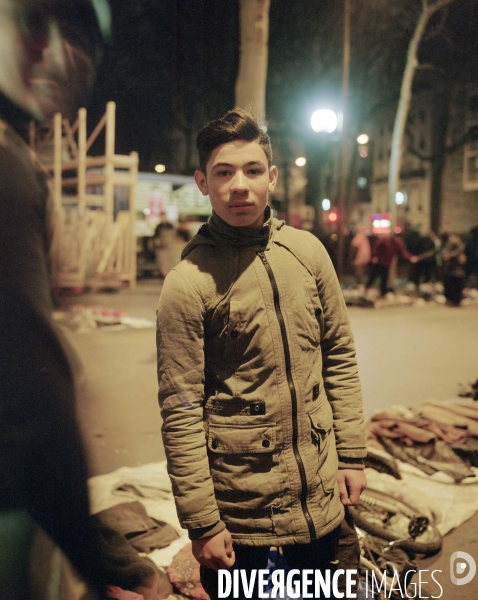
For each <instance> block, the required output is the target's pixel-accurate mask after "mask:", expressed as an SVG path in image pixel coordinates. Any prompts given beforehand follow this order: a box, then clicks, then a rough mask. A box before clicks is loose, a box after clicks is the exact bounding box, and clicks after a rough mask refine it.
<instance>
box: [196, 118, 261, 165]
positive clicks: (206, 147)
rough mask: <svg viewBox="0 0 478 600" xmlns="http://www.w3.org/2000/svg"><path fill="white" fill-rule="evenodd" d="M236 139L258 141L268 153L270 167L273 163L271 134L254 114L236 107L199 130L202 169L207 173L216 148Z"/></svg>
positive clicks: (198, 142) (197, 141) (198, 140)
mask: <svg viewBox="0 0 478 600" xmlns="http://www.w3.org/2000/svg"><path fill="white" fill-rule="evenodd" d="M235 140H245V141H247V142H256V141H257V142H258V143H259V145H260V146H261V147H262V148H263V150H264V152H265V153H266V156H267V162H268V165H269V167H270V166H271V165H272V148H271V141H270V138H269V136H268V135H267V133H265V132H264V131H263V130H262V129H261V127H260V125H259V123H258V121H257V119H256V118H255V117H254V116H253V115H251V114H250V113H249V112H247V111H246V110H243V109H242V108H234V109H233V110H229V111H228V112H227V113H226V114H225V115H224V116H223V117H221V118H220V119H215V120H214V121H211V122H210V123H208V124H207V125H206V126H204V127H203V128H202V129H201V130H200V131H199V133H198V135H197V138H196V147H197V149H198V151H199V168H200V170H201V171H202V172H203V173H206V165H207V162H208V160H209V158H210V156H211V154H212V152H213V150H214V149H215V148H217V147H218V146H221V145H222V144H226V143H227V142H233V141H235Z"/></svg>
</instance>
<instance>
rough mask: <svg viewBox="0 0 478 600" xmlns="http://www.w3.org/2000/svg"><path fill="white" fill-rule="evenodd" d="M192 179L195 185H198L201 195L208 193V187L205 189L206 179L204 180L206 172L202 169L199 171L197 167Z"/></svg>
mask: <svg viewBox="0 0 478 600" xmlns="http://www.w3.org/2000/svg"><path fill="white" fill-rule="evenodd" d="M194 181H195V182H196V185H197V186H198V188H199V190H200V192H201V194H202V195H203V196H207V195H208V193H209V192H208V189H207V180H206V174H205V173H203V172H202V171H199V169H198V170H197V171H196V172H195V173H194Z"/></svg>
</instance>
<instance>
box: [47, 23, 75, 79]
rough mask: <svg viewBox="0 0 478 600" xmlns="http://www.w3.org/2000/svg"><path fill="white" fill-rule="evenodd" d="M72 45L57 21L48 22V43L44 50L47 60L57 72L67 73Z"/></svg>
mask: <svg viewBox="0 0 478 600" xmlns="http://www.w3.org/2000/svg"><path fill="white" fill-rule="evenodd" d="M70 53H71V46H70V44H69V43H68V41H67V40H66V39H65V37H64V36H63V34H62V32H61V30H60V27H59V26H58V24H57V22H56V21H54V20H52V21H50V22H49V23H48V43H47V44H46V46H45V48H44V50H43V56H44V59H45V61H46V62H47V63H48V64H49V65H50V68H52V69H53V70H54V71H55V72H56V73H57V74H61V75H63V76H64V75H66V74H67V72H68V64H69V62H70Z"/></svg>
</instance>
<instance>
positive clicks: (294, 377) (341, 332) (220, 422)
mask: <svg viewBox="0 0 478 600" xmlns="http://www.w3.org/2000/svg"><path fill="white" fill-rule="evenodd" d="M266 219H267V220H266V222H265V224H264V226H263V227H262V228H250V227H241V228H235V227H231V226H229V225H228V224H227V223H225V222H224V221H223V220H222V219H220V218H219V217H218V216H217V215H215V214H214V215H213V217H212V218H211V219H210V222H209V224H208V225H205V226H203V227H202V228H201V230H200V231H199V233H198V234H197V235H196V236H195V237H194V238H193V239H192V240H191V242H190V243H189V244H188V246H186V248H185V251H184V252H183V260H182V262H181V263H180V264H179V265H178V266H177V267H176V268H175V269H174V270H173V271H171V273H170V274H169V275H168V276H167V277H166V279H165V282H164V286H163V289H162V293H161V297H160V300H159V304H158V310H157V319H158V329H157V346H158V379H159V403H160V406H161V409H162V417H163V429H162V431H163V440H164V446H165V450H166V456H167V462H168V471H169V474H170V477H171V482H172V487H173V494H174V497H175V501H176V506H177V510H178V515H179V519H180V521H181V523H182V525H183V527H185V528H187V529H188V530H189V531H190V536H191V538H193V539H197V537H201V534H202V532H204V531H206V532H208V534H209V535H211V532H213V533H216V532H217V531H219V530H220V529H221V528H223V527H224V524H225V526H226V527H227V528H228V530H229V531H230V533H231V535H232V537H233V541H234V542H235V543H238V544H241V545H258V546H268V545H269V546H279V545H285V544H294V543H308V542H310V541H311V540H313V539H316V538H319V537H322V536H324V535H325V534H327V533H329V532H330V531H332V530H333V529H334V528H335V527H337V526H338V525H339V524H340V522H341V520H342V518H343V515H344V509H343V506H342V504H341V502H340V499H339V493H338V487H337V483H336V473H337V469H338V466H339V462H338V461H339V460H342V461H344V462H346V461H347V459H355V460H357V459H360V458H362V457H364V456H365V454H366V452H365V432H364V422H363V413H362V396H361V389H360V382H359V377H358V371H357V362H356V357H355V348H354V342H353V337H352V332H351V329H350V324H349V320H348V315H347V309H346V307H345V303H344V299H343V295H342V292H341V289H340V286H339V283H338V280H337V277H336V274H335V271H334V268H333V266H332V263H331V261H330V258H329V256H328V254H327V252H326V251H325V249H324V247H323V246H322V244H321V243H320V242H319V241H318V240H317V239H316V238H315V237H314V236H313V235H311V234H310V233H307V232H304V231H299V230H296V229H293V228H292V227H289V226H287V225H285V224H284V223H283V222H281V221H278V220H277V219H275V218H272V217H270V212H269V209H267V210H266ZM350 462H352V463H353V462H354V461H353V460H351V461H350ZM347 466H348V465H347Z"/></svg>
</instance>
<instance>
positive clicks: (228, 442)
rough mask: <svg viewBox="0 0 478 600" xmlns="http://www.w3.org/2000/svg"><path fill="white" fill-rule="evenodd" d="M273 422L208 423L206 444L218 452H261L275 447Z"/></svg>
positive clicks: (243, 453) (271, 450)
mask: <svg viewBox="0 0 478 600" xmlns="http://www.w3.org/2000/svg"><path fill="white" fill-rule="evenodd" d="M275 427H276V426H275V424H271V425H267V424H265V425H255V426H250V425H243V426H241V425H238V426H235V427H231V426H230V425H210V426H209V433H208V440H207V445H208V448H209V450H210V451H212V452H215V453H219V454H242V455H245V454H263V453H270V452H273V451H274V450H275V447H276V430H275Z"/></svg>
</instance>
